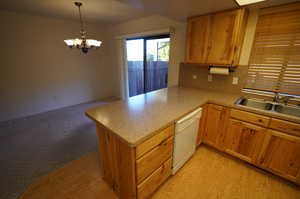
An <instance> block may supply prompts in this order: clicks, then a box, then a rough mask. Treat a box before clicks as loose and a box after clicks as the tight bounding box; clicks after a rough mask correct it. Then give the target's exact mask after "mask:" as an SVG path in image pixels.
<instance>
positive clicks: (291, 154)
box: [259, 130, 300, 184]
mask: <svg viewBox="0 0 300 199" xmlns="http://www.w3.org/2000/svg"><path fill="white" fill-rule="evenodd" d="M264 146H265V147H264V150H263V151H262V155H261V157H260V161H259V164H260V166H261V167H263V168H265V169H267V170H270V171H271V172H273V173H275V174H277V175H280V176H282V177H285V178H287V179H289V180H291V181H294V182H296V183H298V184H300V137H297V136H292V135H287V134H285V133H281V132H279V131H274V130H268V139H267V141H266V142H265V145H264Z"/></svg>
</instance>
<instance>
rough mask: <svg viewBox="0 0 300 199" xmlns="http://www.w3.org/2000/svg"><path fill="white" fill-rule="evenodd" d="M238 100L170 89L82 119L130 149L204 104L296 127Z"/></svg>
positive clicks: (92, 111) (93, 110) (110, 106)
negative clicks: (105, 130)
mask: <svg viewBox="0 0 300 199" xmlns="http://www.w3.org/2000/svg"><path fill="white" fill-rule="evenodd" d="M241 96H242V95H241V94H232V93H221V92H215V91H211V90H202V89H193V88H184V87H170V88H165V89H162V90H158V91H153V92H150V93H147V94H142V95H138V96H135V97H131V98H129V99H128V100H126V101H116V102H113V103H110V104H106V105H103V106H99V107H93V108H90V109H88V110H87V111H86V115H87V116H88V117H90V118H91V119H92V120H94V121H96V122H98V123H100V124H102V125H103V126H105V127H106V128H107V129H109V130H110V131H112V132H113V133H114V134H115V135H116V136H118V137H119V138H120V139H121V140H123V141H124V142H125V143H127V144H128V145H130V146H133V147H134V146H136V145H138V144H140V143H142V142H143V141H145V140H146V139H148V138H149V137H151V136H153V135H154V134H155V133H156V132H158V131H159V130H161V129H163V128H165V127H166V126H168V125H170V124H172V123H174V122H175V121H176V120H178V119H180V118H181V117H182V116H184V115H186V114H188V113H189V112H191V111H193V110H195V109H197V108H198V107H200V106H202V105H204V104H206V103H215V104H219V105H223V106H227V107H234V108H237V109H241V110H246V111H250V112H254V113H258V114H263V115H266V116H271V117H275V118H279V119H284V120H288V121H292V122H297V123H298V122H299V123H300V118H297V117H292V116H285V115H282V114H277V113H274V112H270V111H261V110H257V109H251V108H248V107H243V106H240V105H236V104H235V101H236V100H237V99H239V98H240V97H241Z"/></svg>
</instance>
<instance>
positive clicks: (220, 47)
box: [207, 9, 245, 65]
mask: <svg viewBox="0 0 300 199" xmlns="http://www.w3.org/2000/svg"><path fill="white" fill-rule="evenodd" d="M244 14H245V10H244V9H243V10H241V9H239V10H233V11H227V12H221V13H216V14H214V15H213V16H212V19H211V25H210V42H209V52H208V58H207V63H208V64H216V65H217V64H219V65H233V64H234V61H235V60H234V58H236V59H239V51H240V47H241V45H242V39H243V35H244V30H243V29H244V28H245V27H244V26H243V24H242V23H244V21H245V19H244V17H243V15H244ZM236 54H238V56H237V55H236Z"/></svg>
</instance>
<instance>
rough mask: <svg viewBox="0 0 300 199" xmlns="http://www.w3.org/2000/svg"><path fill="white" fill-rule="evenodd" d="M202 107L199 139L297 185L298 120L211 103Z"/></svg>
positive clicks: (299, 167)
mask: <svg viewBox="0 0 300 199" xmlns="http://www.w3.org/2000/svg"><path fill="white" fill-rule="evenodd" d="M205 107H206V111H205V112H203V113H204V114H205V115H204V117H205V118H206V121H205V127H204V129H205V130H204V131H203V133H201V132H202V131H200V133H199V135H200V137H201V138H199V139H200V140H202V139H203V142H204V143H206V144H208V145H211V146H213V147H215V148H217V149H219V150H221V151H224V152H226V153H228V154H230V155H233V156H235V157H237V158H239V159H242V160H244V161H247V162H249V163H251V164H254V165H256V166H258V167H260V168H263V169H265V170H268V171H270V172H272V173H274V174H276V175H279V176H281V177H284V178H286V179H288V180H290V181H293V182H295V183H297V184H300V134H299V128H300V124H299V123H294V122H288V121H284V120H280V119H275V118H270V117H267V116H263V115H260V114H255V113H251V112H247V111H242V110H237V109H229V108H226V107H223V106H220V105H215V104H208V105H205ZM202 117H203V116H202ZM202 128H203V127H202ZM273 129H274V130H273Z"/></svg>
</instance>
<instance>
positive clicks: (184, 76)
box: [179, 8, 258, 93]
mask: <svg viewBox="0 0 300 199" xmlns="http://www.w3.org/2000/svg"><path fill="white" fill-rule="evenodd" d="M257 17H258V9H256V8H253V9H251V10H250V13H249V18H248V24H247V27H246V32H245V39H244V43H243V47H242V52H241V57H240V66H239V67H238V68H237V69H236V70H235V72H232V73H230V75H228V76H223V75H213V81H212V82H208V78H207V76H208V74H209V70H208V67H201V66H197V65H181V67H180V78H179V79H180V80H179V82H180V85H181V86H186V87H194V88H207V89H212V90H215V91H220V92H222V91H225V92H232V93H239V92H240V89H241V88H242V87H243V86H244V84H245V81H246V76H247V69H248V68H247V64H248V61H249V57H250V53H251V47H252V43H253V39H254V34H255V28H256V22H257ZM193 75H196V76H197V79H193V78H192V77H193ZM233 77H238V78H239V83H238V85H233V84H232V79H233Z"/></svg>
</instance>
